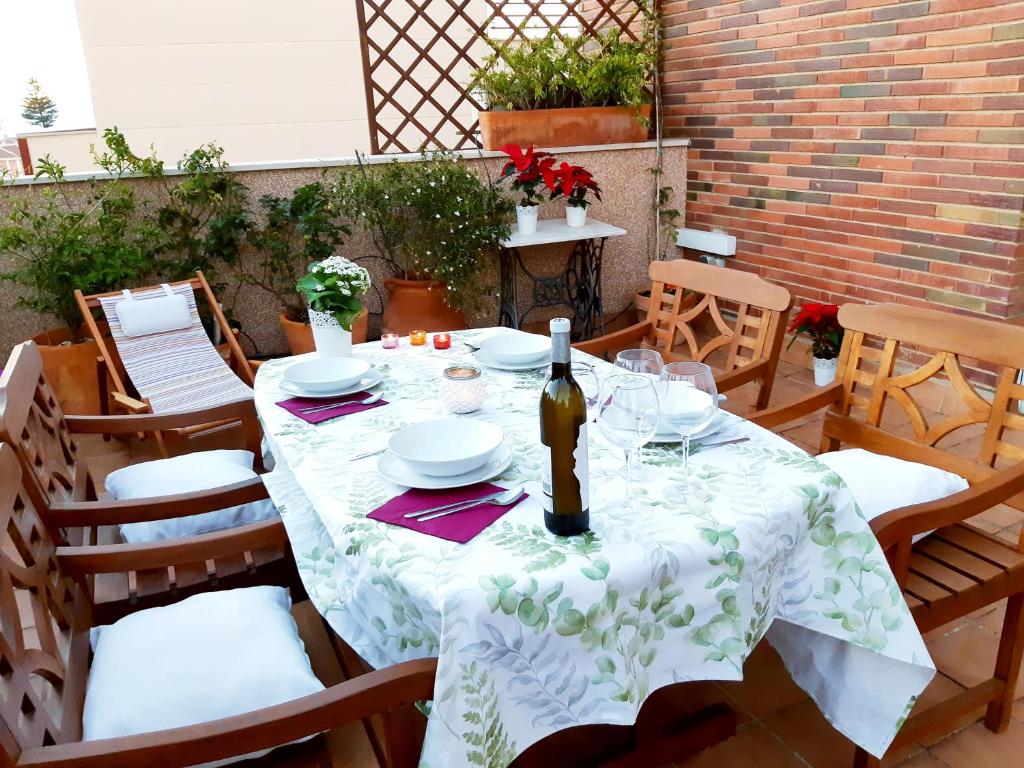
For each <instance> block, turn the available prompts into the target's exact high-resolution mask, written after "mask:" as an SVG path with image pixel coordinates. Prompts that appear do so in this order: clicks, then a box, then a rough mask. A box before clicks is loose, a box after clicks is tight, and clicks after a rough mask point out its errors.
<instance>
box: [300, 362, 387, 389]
mask: <svg viewBox="0 0 1024 768" xmlns="http://www.w3.org/2000/svg"><path fill="white" fill-rule="evenodd" d="M368 370H370V364H369V363H368V362H366V361H365V360H358V359H356V358H354V357H314V358H313V359H311V360H303V361H302V362H301V363H295V364H294V365H290V366H288V367H287V368H285V371H284V378H285V379H286V380H287V381H288V382H290V383H291V384H294V385H295V386H296V387H298V388H299V389H304V390H306V391H307V392H330V391H333V390H336V389H338V388H339V387H347V386H348V385H349V384H355V383H356V382H357V381H359V380H360V379H361V378H362V377H363V376H365V375H366V372H367V371H368Z"/></svg>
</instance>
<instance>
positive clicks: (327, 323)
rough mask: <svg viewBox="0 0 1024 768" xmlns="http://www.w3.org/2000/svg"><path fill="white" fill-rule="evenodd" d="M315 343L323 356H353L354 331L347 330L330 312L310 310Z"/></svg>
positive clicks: (318, 351)
mask: <svg viewBox="0 0 1024 768" xmlns="http://www.w3.org/2000/svg"><path fill="white" fill-rule="evenodd" d="M309 324H310V326H312V328H313V343H314V344H315V345H316V353H317V354H318V355H320V356H321V357H352V332H351V331H346V330H345V329H344V328H342V327H341V325H340V324H339V323H338V321H337V320H335V319H334V315H332V314H330V313H329V312H317V311H316V310H315V309H311V310H309Z"/></svg>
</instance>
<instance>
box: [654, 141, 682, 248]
mask: <svg viewBox="0 0 1024 768" xmlns="http://www.w3.org/2000/svg"><path fill="white" fill-rule="evenodd" d="M648 170H649V171H650V173H651V175H652V176H653V177H654V181H655V190H654V205H653V206H652V208H653V213H654V217H655V221H656V223H657V227H658V247H657V248H656V249H655V251H656V252H655V254H654V258H656V259H667V258H669V251H670V250H674V246H675V242H676V232H677V230H678V229H679V224H680V220H681V219H682V216H683V214H682V211H680V210H679V209H678V208H673V207H672V197H673V195H674V194H675V189H674V188H672V187H669V186H666V185H664V184H662V183H661V177H662V176H663V175H664V173H665V170H664V168H663V167H662V166H661V157H660V154H659V158H658V165H656V166H654V167H653V168H649V169H648Z"/></svg>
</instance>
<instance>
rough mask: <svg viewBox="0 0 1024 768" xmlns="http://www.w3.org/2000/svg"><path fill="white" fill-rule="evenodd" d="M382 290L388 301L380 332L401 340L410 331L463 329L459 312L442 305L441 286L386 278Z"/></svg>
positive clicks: (463, 320) (443, 300)
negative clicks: (395, 334)
mask: <svg viewBox="0 0 1024 768" xmlns="http://www.w3.org/2000/svg"><path fill="white" fill-rule="evenodd" d="M384 287H385V289H387V292H388V300H387V303H386V304H385V306H384V317H383V318H382V319H381V330H382V331H385V332H388V333H397V334H399V335H400V336H405V335H407V334H408V333H409V331H413V330H423V331H459V330H462V329H463V328H465V327H466V316H465V315H463V314H462V311H461V310H458V309H453V308H452V307H449V306H448V305H447V304H446V303H445V299H446V298H447V296H448V293H447V291H446V290H445V288H444V286H443V285H439V284H438V283H432V282H431V281H430V280H404V279H402V278H397V277H389V278H387V279H386V280H385V281H384Z"/></svg>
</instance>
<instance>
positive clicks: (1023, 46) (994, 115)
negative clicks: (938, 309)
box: [662, 0, 1024, 318]
mask: <svg viewBox="0 0 1024 768" xmlns="http://www.w3.org/2000/svg"><path fill="white" fill-rule="evenodd" d="M662 14H663V18H664V23H665V33H666V51H665V77H664V94H665V104H666V109H665V115H666V127H667V132H668V134H669V135H676V136H686V137H689V138H691V139H692V151H691V159H690V164H689V168H690V170H689V173H688V177H689V181H688V202H687V210H686V220H687V225H688V226H693V227H697V228H703V229H711V228H721V229H725V230H727V231H728V232H730V233H732V234H734V235H736V237H737V238H738V239H739V241H740V242H739V245H738V247H737V257H736V263H737V264H738V265H739V266H742V267H744V268H748V269H755V270H757V271H759V272H760V273H761V274H762V275H764V276H765V277H767V278H769V279H772V280H775V281H778V282H780V283H783V284H785V285H786V286H787V287H788V288H789V289H790V290H791V291H793V293H794V295H795V296H796V297H797V298H798V300H802V299H808V300H817V301H822V300H825V301H835V302H842V301H846V300H854V301H868V302H876V301H898V302H902V303H908V304H922V303H925V304H931V305H939V306H944V307H955V308H957V309H959V310H962V311H967V312H970V313H974V314H980V315H987V316H993V317H999V318H1007V317H1010V318H1013V317H1017V318H1024V237H1022V229H1021V213H1022V207H1024V2H1018V1H1014V0H675V1H674V2H673V1H672V0H663V3H662Z"/></svg>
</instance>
